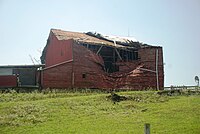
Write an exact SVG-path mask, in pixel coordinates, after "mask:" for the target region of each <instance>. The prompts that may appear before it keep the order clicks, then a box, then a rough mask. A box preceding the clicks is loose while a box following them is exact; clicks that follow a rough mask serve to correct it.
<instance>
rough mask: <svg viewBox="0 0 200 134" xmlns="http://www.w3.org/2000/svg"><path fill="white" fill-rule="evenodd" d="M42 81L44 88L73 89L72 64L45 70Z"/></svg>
mask: <svg viewBox="0 0 200 134" xmlns="http://www.w3.org/2000/svg"><path fill="white" fill-rule="evenodd" d="M41 80H42V81H41V83H42V87H43V88H72V62H68V63H64V64H61V65H58V66H55V67H51V68H47V69H44V70H43V71H42V76H41Z"/></svg>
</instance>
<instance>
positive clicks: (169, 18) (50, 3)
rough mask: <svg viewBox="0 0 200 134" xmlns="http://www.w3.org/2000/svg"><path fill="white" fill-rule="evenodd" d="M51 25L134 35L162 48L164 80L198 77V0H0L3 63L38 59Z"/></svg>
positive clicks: (171, 82) (181, 81) (190, 80)
mask: <svg viewBox="0 0 200 134" xmlns="http://www.w3.org/2000/svg"><path fill="white" fill-rule="evenodd" d="M51 28H57V29H62V30H67V31H77V32H87V31H96V32H99V33H102V34H107V35H120V36H127V35H128V31H129V35H130V36H134V37H135V38H136V39H137V40H139V41H141V42H144V43H147V44H153V45H160V46H162V47H163V51H164V63H165V86H170V85H194V84H195V82H194V77H195V75H198V76H199V77H200V0H109V1H108V0H84V1H83V0H0V39H1V42H0V65H12V64H32V61H31V58H30V57H29V55H31V56H32V57H33V58H35V59H39V57H40V55H41V54H40V50H42V49H43V47H44V46H45V45H46V40H47V38H48V34H49V31H50V29H51Z"/></svg>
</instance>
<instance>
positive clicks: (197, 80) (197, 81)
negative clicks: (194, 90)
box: [194, 76, 199, 87]
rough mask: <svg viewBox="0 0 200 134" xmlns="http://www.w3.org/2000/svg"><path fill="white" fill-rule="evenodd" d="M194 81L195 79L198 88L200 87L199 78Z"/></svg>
mask: <svg viewBox="0 0 200 134" xmlns="http://www.w3.org/2000/svg"><path fill="white" fill-rule="evenodd" d="M194 79H195V82H196V83H197V87H199V77H198V76H195V77H194Z"/></svg>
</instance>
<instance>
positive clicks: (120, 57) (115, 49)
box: [115, 48, 122, 60]
mask: <svg viewBox="0 0 200 134" xmlns="http://www.w3.org/2000/svg"><path fill="white" fill-rule="evenodd" d="M115 51H116V53H117V55H118V57H119V58H120V60H122V57H121V56H120V54H119V52H118V51H117V49H116V48H115Z"/></svg>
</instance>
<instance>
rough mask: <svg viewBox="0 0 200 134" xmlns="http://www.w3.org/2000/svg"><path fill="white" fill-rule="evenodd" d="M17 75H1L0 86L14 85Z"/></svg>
mask: <svg viewBox="0 0 200 134" xmlns="http://www.w3.org/2000/svg"><path fill="white" fill-rule="evenodd" d="M16 86H17V77H16V76H14V75H2V76H0V87H16Z"/></svg>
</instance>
